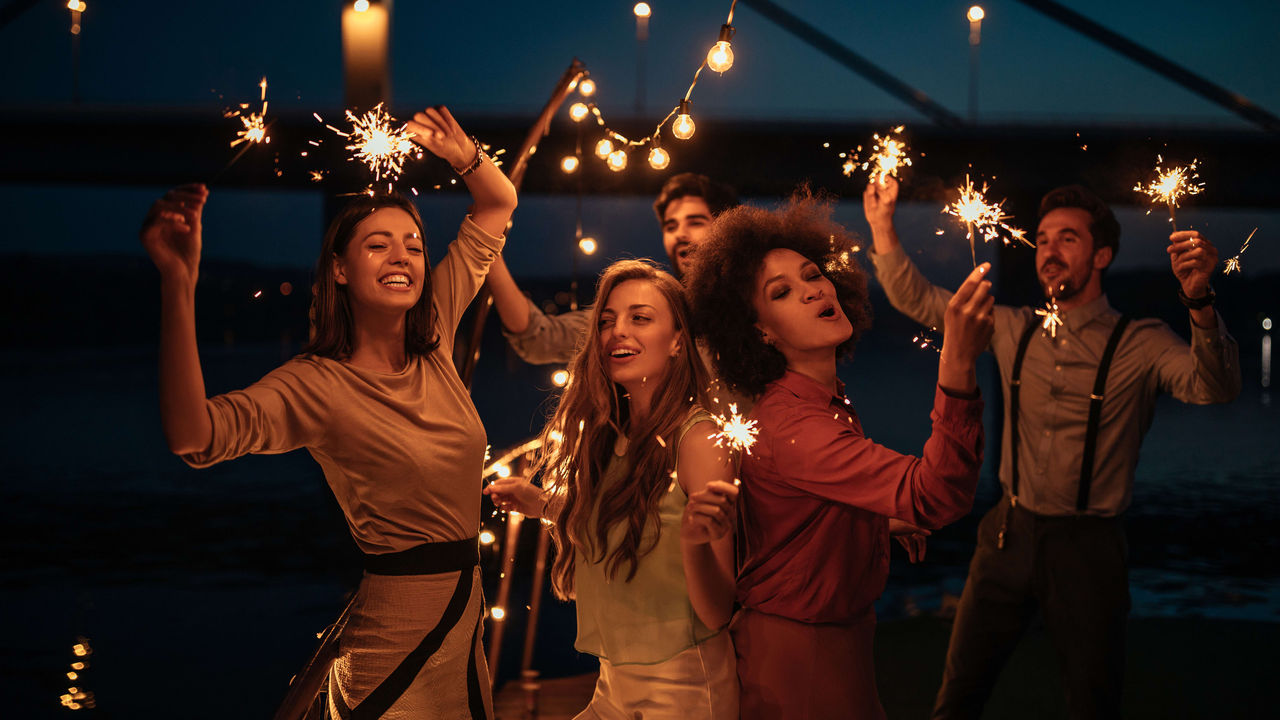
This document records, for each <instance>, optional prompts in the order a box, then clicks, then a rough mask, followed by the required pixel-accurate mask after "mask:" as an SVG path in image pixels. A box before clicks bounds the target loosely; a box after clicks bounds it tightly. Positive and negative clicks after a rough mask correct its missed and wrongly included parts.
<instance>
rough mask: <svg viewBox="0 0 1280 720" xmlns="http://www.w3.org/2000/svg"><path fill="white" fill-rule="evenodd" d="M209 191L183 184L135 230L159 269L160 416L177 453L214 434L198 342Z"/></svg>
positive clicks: (159, 202) (204, 444)
mask: <svg viewBox="0 0 1280 720" xmlns="http://www.w3.org/2000/svg"><path fill="white" fill-rule="evenodd" d="M208 197H209V191H208V190H207V189H206V188H205V186H204V185H183V186H181V187H177V188H174V189H173V190H170V191H169V192H167V193H165V195H164V197H162V198H160V199H159V200H157V201H156V202H155V204H153V205H152V206H151V211H150V212H149V213H147V218H146V220H144V221H143V223H142V230H141V231H140V232H139V236H140V238H141V240H142V246H143V247H144V248H146V251H147V254H148V255H150V256H151V260H152V261H153V262H155V264H156V268H157V269H158V270H159V271H160V420H161V423H162V425H163V426H164V436H165V439H166V440H167V441H168V443H169V449H170V450H171V451H173V452H174V453H176V454H179V455H181V454H184V453H190V452H196V451H199V450H204V449H205V448H207V447H208V446H209V443H210V440H211V439H212V437H213V426H212V423H211V422H210V420H209V411H208V409H207V407H206V397H205V389H204V374H203V372H202V370H201V368H200V354H199V350H198V348H197V346H196V313H195V298H196V279H197V278H198V276H199V274H200V243H201V235H200V232H201V228H200V219H201V214H202V213H203V211H204V204H205V201H206V200H207V199H208Z"/></svg>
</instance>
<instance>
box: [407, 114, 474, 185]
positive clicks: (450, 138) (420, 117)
mask: <svg viewBox="0 0 1280 720" xmlns="http://www.w3.org/2000/svg"><path fill="white" fill-rule="evenodd" d="M405 129H407V130H408V131H409V132H410V133H412V135H411V137H412V139H413V141H414V142H416V143H418V144H419V145H421V146H422V147H424V148H426V149H427V150H430V151H431V154H432V155H435V156H436V157H438V158H440V159H441V160H444V161H445V162H447V163H449V165H450V166H451V167H453V169H454V170H455V171H457V172H462V171H463V170H465V169H467V167H469V166H470V165H471V163H473V162H475V159H476V153H478V152H479V150H480V149H479V148H477V147H476V144H475V143H474V142H472V140H471V137H470V136H468V135H467V134H466V133H465V132H463V130H462V126H461V125H459V124H458V121H457V120H454V119H453V114H452V113H450V112H449V108H447V107H445V106H444V105H437V106H436V107H429V108H427V109H425V110H423V111H422V112H418V113H414V115H413V119H412V120H410V121H409V122H407V123H405Z"/></svg>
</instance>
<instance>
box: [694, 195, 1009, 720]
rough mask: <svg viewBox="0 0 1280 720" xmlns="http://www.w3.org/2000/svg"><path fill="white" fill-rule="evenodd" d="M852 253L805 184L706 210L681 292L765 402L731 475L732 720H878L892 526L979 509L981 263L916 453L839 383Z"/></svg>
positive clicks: (859, 290) (951, 309)
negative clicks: (865, 414)
mask: <svg viewBox="0 0 1280 720" xmlns="http://www.w3.org/2000/svg"><path fill="white" fill-rule="evenodd" d="M855 250H856V248H855V246H854V241H853V238H852V237H851V236H850V234H849V232H848V231H847V230H845V229H844V228H843V227H841V226H840V225H838V224H837V223H835V222H834V221H832V220H831V204H830V203H829V202H825V201H822V200H819V199H815V198H814V197H812V196H811V195H810V194H809V193H808V192H807V191H805V190H801V191H800V192H798V193H797V194H796V195H795V197H793V198H792V200H791V201H790V202H789V203H788V204H787V205H785V206H783V207H782V208H780V209H778V210H776V211H767V210H762V209H759V208H751V207H740V208H737V209H735V210H731V211H729V212H726V213H724V214H723V215H721V216H720V217H719V218H717V220H716V221H715V225H714V227H713V228H712V231H711V237H710V238H709V239H708V240H707V241H706V242H705V243H704V244H703V246H702V247H701V248H699V250H698V256H697V259H696V261H695V262H694V266H693V268H692V273H691V276H690V277H689V278H688V282H687V285H686V288H687V292H688V295H689V298H690V305H691V306H692V308H693V312H694V324H695V327H696V328H698V330H699V332H700V333H701V335H702V337H703V341H704V342H705V343H706V344H707V345H708V348H709V350H710V352H711V356H712V357H713V358H714V361H715V364H716V366H717V368H718V370H719V372H720V374H721V377H722V378H723V379H724V380H725V381H727V382H729V383H730V384H731V385H735V386H737V388H738V389H740V390H743V391H745V392H748V393H751V394H759V395H760V397H759V399H758V400H757V402H756V405H755V409H754V411H753V414H754V417H755V420H756V421H757V429H758V431H759V434H758V435H757V438H756V442H755V445H754V446H753V447H752V448H751V452H750V454H749V455H747V456H745V457H744V458H743V462H742V468H741V473H740V477H741V480H742V489H741V495H740V496H739V508H740V510H741V528H740V535H739V548H738V554H739V559H740V565H739V569H738V579H737V592H736V599H737V601H738V603H739V604H740V606H741V609H740V610H739V612H738V614H737V615H736V616H735V617H734V620H733V623H732V625H731V630H732V633H733V639H734V645H735V648H736V652H737V656H738V679H739V683H740V684H741V692H742V696H741V717H742V718H743V719H744V720H752V719H754V718H789V717H850V718H880V717H883V716H884V711H883V709H882V708H881V706H880V700H879V697H878V695H877V693H876V684H875V672H874V667H873V664H872V655H871V645H872V638H873V635H874V632H875V612H874V608H873V603H874V601H875V599H876V598H877V597H878V596H879V595H880V593H881V591H882V590H883V589H884V584H885V579H886V577H887V574H888V569H889V546H888V543H889V535H890V529H889V523H890V519H897V520H901V521H904V522H905V523H909V524H911V525H915V526H919V527H920V528H937V527H941V526H942V525H945V524H947V523H949V522H952V521H954V520H956V519H957V518H959V517H961V516H963V515H964V514H965V513H966V512H968V511H969V508H970V507H971V506H972V504H973V492H974V489H975V487H976V486H977V482H978V470H979V468H980V466H981V464H982V443H983V434H982V401H981V398H980V397H979V395H978V392H977V379H976V376H975V374H974V363H975V360H976V358H977V356H978V354H979V353H981V352H982V349H983V348H985V347H986V345H987V341H988V340H989V339H990V337H991V328H992V323H991V307H992V302H993V301H992V298H991V295H990V283H989V282H988V281H987V280H985V279H984V276H985V273H986V270H987V269H988V267H989V266H988V265H987V264H983V265H981V266H979V267H978V268H975V269H974V271H973V273H972V274H971V275H970V276H969V277H968V278H967V279H966V280H965V282H964V284H963V285H961V286H960V288H959V290H957V291H956V294H955V297H954V298H953V300H952V302H951V304H950V305H949V306H948V308H947V319H946V334H945V336H944V339H943V347H942V354H941V356H940V362H939V367H938V389H937V392H936V394H935V400H934V407H933V414H932V418H933V432H932V435H931V436H930V438H929V439H928V441H927V442H926V443H925V446H924V452H923V454H922V456H920V457H913V456H910V455H903V454H900V453H897V452H894V451H893V450H890V449H888V448H885V447H883V446H880V445H877V444H875V443H874V442H872V441H871V440H870V439H868V438H867V437H866V436H865V435H864V434H863V432H862V426H861V424H860V423H859V421H858V417H857V415H856V414H855V413H854V412H853V408H852V407H851V406H850V403H849V400H848V399H847V398H846V397H845V396H844V386H843V384H842V383H841V382H840V380H839V378H838V377H837V376H836V361H837V359H838V358H842V357H847V356H848V355H849V354H851V352H852V349H853V344H854V341H855V339H856V338H857V336H858V334H859V333H860V332H861V331H862V330H864V329H865V328H866V327H867V326H868V325H869V323H870V313H869V309H868V304H867V289H866V276H865V274H864V273H863V271H862V268H861V267H860V266H859V265H858V264H857V261H856V260H854V259H853V257H852V256H853V253H854V252H855ZM908 530H909V531H912V532H914V531H917V530H918V528H908ZM919 532H920V533H922V534H924V533H927V530H919ZM904 544H910V543H904ZM917 548H918V549H922V548H919V547H918V546H917Z"/></svg>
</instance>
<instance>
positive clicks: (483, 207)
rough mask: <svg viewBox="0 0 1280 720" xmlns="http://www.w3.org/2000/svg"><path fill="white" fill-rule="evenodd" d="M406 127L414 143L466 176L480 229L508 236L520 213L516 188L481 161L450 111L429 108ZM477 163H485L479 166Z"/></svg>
mask: <svg viewBox="0 0 1280 720" xmlns="http://www.w3.org/2000/svg"><path fill="white" fill-rule="evenodd" d="M405 126H406V127H407V128H408V129H409V130H410V131H411V132H413V134H414V138H413V140H414V142H416V143H418V144H419V145H421V146H422V147H424V148H426V149H427V150H430V151H431V153H432V154H434V155H436V156H437V157H439V158H440V159H442V160H444V161H445V162H447V163H449V165H450V166H452V167H453V169H454V170H455V171H456V172H458V174H460V175H462V181H463V182H464V183H466V185H467V190H469V191H470V192H471V198H472V200H474V202H473V203H472V205H471V209H470V214H471V219H472V220H473V221H475V223H476V225H479V226H480V229H481V230H484V231H485V232H487V233H489V234H490V235H493V236H495V237H498V236H502V235H504V234H506V232H507V222H508V221H510V220H511V213H512V211H514V210H515V209H516V188H515V186H514V185H512V184H511V181H510V180H509V179H507V176H506V175H504V174H503V173H502V171H501V170H499V169H498V167H497V166H496V165H494V164H493V163H492V162H489V161H485V160H484V159H483V158H482V157H481V155H480V148H479V146H478V145H477V144H476V141H474V140H473V139H472V138H471V137H470V136H469V135H467V134H466V133H465V132H463V130H462V127H461V126H460V125H458V121H457V120H454V119H453V115H452V114H451V113H450V112H449V108H447V107H445V106H443V105H439V106H436V107H431V108H427V109H425V110H423V111H422V112H420V113H415V114H414V116H413V120H410V121H409V122H408V123H406V124H405ZM477 160H480V161H481V162H479V164H478V165H475V163H476V161H477ZM473 165H475V167H474V168H473ZM468 171H469V172H468ZM463 173H466V174H463Z"/></svg>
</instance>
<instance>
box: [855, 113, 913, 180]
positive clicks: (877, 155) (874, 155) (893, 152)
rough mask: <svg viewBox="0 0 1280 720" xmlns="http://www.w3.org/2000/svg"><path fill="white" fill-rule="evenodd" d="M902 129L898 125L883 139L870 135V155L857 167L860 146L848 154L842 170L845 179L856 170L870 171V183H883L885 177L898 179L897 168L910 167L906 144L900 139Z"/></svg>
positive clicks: (876, 135)
mask: <svg viewBox="0 0 1280 720" xmlns="http://www.w3.org/2000/svg"><path fill="white" fill-rule="evenodd" d="M903 128H904V126H902V125H899V126H898V127H896V128H893V129H892V130H890V131H889V132H887V133H885V135H884V137H880V135H879V134H872V136H871V139H872V141H873V142H874V144H873V145H872V146H871V155H870V156H869V157H868V158H867V159H866V160H864V161H863V162H862V164H861V165H858V154H859V153H861V152H862V146H861V145H859V146H858V149H857V150H854V151H853V152H851V153H849V159H848V160H845V162H844V166H843V168H842V169H843V171H844V174H845V177H848V176H850V175H853V172H854V170H855V169H858V168H861V169H862V170H870V171H871V174H870V175H869V176H868V180H870V181H871V182H884V179H885V178H887V177H891V176H892V177H895V178H896V177H898V168H900V167H902V166H904V165H906V166H910V165H911V158H909V157H907V143H906V141H905V140H903V139H902V138H901V137H900V135H901V134H902V130H903Z"/></svg>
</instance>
